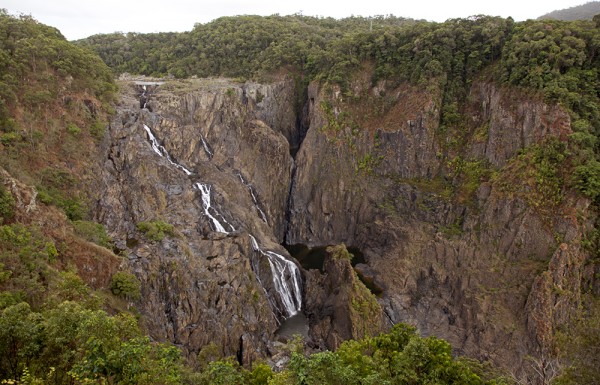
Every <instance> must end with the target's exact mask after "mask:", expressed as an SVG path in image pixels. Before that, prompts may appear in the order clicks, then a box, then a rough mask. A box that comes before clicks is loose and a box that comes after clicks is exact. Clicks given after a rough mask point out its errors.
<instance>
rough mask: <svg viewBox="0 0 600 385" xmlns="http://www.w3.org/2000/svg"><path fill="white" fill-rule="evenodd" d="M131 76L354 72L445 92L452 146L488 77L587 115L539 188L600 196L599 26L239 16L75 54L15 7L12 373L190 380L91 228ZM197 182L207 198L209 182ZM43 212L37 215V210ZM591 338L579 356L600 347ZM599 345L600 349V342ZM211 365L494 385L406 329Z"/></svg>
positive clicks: (5, 18)
mask: <svg viewBox="0 0 600 385" xmlns="http://www.w3.org/2000/svg"><path fill="white" fill-rule="evenodd" d="M87 48H90V49H91V50H93V51H95V52H96V53H97V54H96V53H94V52H92V51H91V50H89V49H87ZM98 55H99V56H100V58H102V60H104V63H103V62H102V60H100V58H99V57H98ZM107 65H108V66H107ZM109 67H110V68H109ZM111 69H112V72H111ZM122 72H129V73H134V74H144V75H153V76H168V75H172V76H174V77H177V78H184V77H191V76H199V77H207V76H227V77H233V78H239V79H241V80H244V79H248V78H256V79H261V80H267V81H268V80H269V79H270V77H273V76H275V75H291V76H292V77H294V78H295V79H296V80H297V84H298V87H305V86H306V84H307V83H308V82H309V81H321V82H328V83H335V84H338V85H339V86H340V88H341V90H342V91H347V90H348V87H349V84H348V79H349V78H350V76H349V74H354V73H361V72H362V73H366V74H367V75H368V76H367V78H368V79H370V81H371V82H372V83H373V84H374V85H375V84H377V83H378V82H379V81H382V80H385V81H387V82H388V85H390V86H391V85H397V84H400V83H411V84H415V85H418V86H419V87H420V88H422V89H429V87H432V89H438V90H443V92H442V98H441V106H440V109H441V114H440V116H441V117H440V126H439V128H440V130H439V135H440V136H442V135H445V137H452V134H453V133H455V132H460V129H459V128H460V127H461V126H463V125H464V122H465V120H466V119H468V118H467V116H468V115H467V114H466V112H467V111H466V108H465V105H466V98H467V95H468V92H469V88H470V86H471V84H472V82H473V81H474V80H477V79H482V78H483V79H489V80H491V81H495V82H497V83H499V84H500V85H502V84H504V85H511V86H513V87H517V88H521V89H522V90H523V92H527V93H532V94H538V95H541V96H543V97H544V98H546V99H547V100H548V101H551V102H558V103H560V104H562V105H563V106H564V108H565V109H566V110H567V111H568V112H569V113H570V117H571V128H572V130H573V132H574V133H573V134H572V135H571V136H570V137H569V138H568V140H566V139H565V141H564V142H560V141H558V140H555V141H554V142H550V143H548V144H549V145H548V146H537V147H535V148H534V149H533V150H532V151H531V152H530V154H529V158H527V159H526V160H529V159H532V163H535V164H536V167H537V172H536V174H534V176H535V177H536V178H537V179H536V183H537V184H538V185H544V186H550V189H549V190H550V193H549V195H550V196H553V195H552V194H553V192H554V191H555V190H556V189H558V190H559V191H566V190H569V191H572V190H573V189H577V190H579V191H580V192H581V193H583V194H585V195H586V196H588V197H590V198H591V199H592V200H593V201H594V202H595V203H596V205H598V204H599V203H600V162H599V161H598V158H599V156H598V154H599V150H598V137H599V136H600V96H599V94H598V90H599V89H600V73H599V72H600V16H598V15H596V16H595V17H594V19H593V20H591V21H576V22H563V21H547V20H544V21H531V20H530V21H526V22H522V23H515V22H514V21H513V20H512V19H511V18H508V19H503V18H498V17H488V16H474V17H471V18H468V19H452V20H449V21H447V22H444V23H430V22H424V21H416V20H410V19H404V18H398V17H393V16H385V17H384V16H379V17H372V18H362V17H352V18H346V19H342V20H335V19H331V18H315V17H306V16H301V15H293V16H270V17H259V16H240V17H224V18H220V19H217V20H215V21H213V22H211V23H207V24H198V25H196V26H195V28H194V29H193V30H192V31H190V32H185V33H157V34H121V33H115V34H108V35H96V36H92V37H89V38H87V39H84V40H80V41H78V42H75V44H73V43H70V42H68V41H66V40H65V39H64V37H63V36H62V35H61V34H60V32H59V31H58V30H56V29H55V28H52V27H48V26H45V25H43V24H40V23H38V22H36V21H35V20H33V19H32V18H31V17H27V16H22V17H13V16H10V15H8V14H7V13H6V11H4V10H0V380H5V379H6V380H10V381H12V380H22V382H20V383H44V382H53V383H92V382H106V383H124V384H132V383H140V384H142V383H164V384H176V383H181V382H182V377H183V376H184V375H185V373H186V371H185V370H184V369H183V367H182V363H181V359H180V354H179V351H178V350H177V349H174V348H173V347H171V346H169V345H168V344H156V343H153V342H151V341H150V340H149V339H148V338H147V337H145V336H144V333H143V331H141V330H140V329H139V327H138V326H137V319H136V318H135V317H133V316H132V315H123V314H121V315H118V316H115V317H113V316H110V315H109V313H110V314H117V313H124V314H126V313H127V311H128V310H129V302H130V301H131V300H133V299H135V298H139V296H140V292H139V291H140V289H139V282H138V281H137V279H136V278H135V276H133V275H131V274H128V273H126V272H122V274H117V271H118V270H119V269H120V268H121V267H120V266H121V260H120V259H119V258H117V256H115V255H114V254H113V253H112V251H111V250H110V248H111V244H110V239H109V238H108V236H107V234H106V233H105V231H104V228H103V227H102V226H101V225H99V224H96V223H93V222H91V221H89V220H90V219H91V216H90V212H91V209H90V207H91V205H92V204H93V203H94V198H95V196H94V194H97V191H96V192H95V193H94V183H95V179H94V171H95V170H94V168H93V165H94V161H95V159H94V156H97V154H95V153H94V151H97V150H98V148H100V147H101V146H100V145H99V142H100V141H101V140H102V138H103V137H104V129H105V126H106V125H107V124H106V116H107V115H109V114H110V113H111V103H112V102H113V101H114V96H115V91H116V86H115V83H114V75H115V74H119V73H122ZM453 139H456V140H457V141H460V137H457V136H454V137H453ZM444 150H447V149H446V148H444ZM155 151H157V150H155ZM159 152H160V151H159ZM207 152H208V150H207ZM165 154H166V153H165ZM165 154H163V155H162V156H164V157H166V156H165ZM159 155H160V154H159ZM526 155H527V154H526ZM367 160H369V159H365V161H364V162H363V163H364V164H363V165H364V166H366V167H364V168H368V167H367V166H368V165H369V162H367ZM5 170H6V171H5ZM240 177H241V176H240ZM538 182H540V183H538ZM542 182H543V183H542ZM242 183H244V181H243V178H242ZM31 186H35V189H34V188H33V187H31ZM197 188H198V189H199V190H200V191H201V193H204V194H203V197H204V196H206V195H208V194H207V193H206V191H203V189H204V190H208V187H206V186H202V185H198V186H197ZM96 190H97V189H96ZM15 197H16V198H18V199H16V198H15ZM24 197H28V198H29V200H27V201H25V200H24ZM21 198H23V199H21ZM25 203H27V204H25ZM209 203H210V202H208V203H206V207H205V210H206V211H208V208H209V207H208V204H209ZM36 204H37V208H36V210H37V212H36V217H35V220H33V219H32V218H31V215H30V214H28V213H29V209H30V208H32V207H33V206H35V205H36ZM61 211H62V212H61ZM164 227H166V226H165V223H162V222H159V221H156V222H153V223H146V224H145V228H146V230H144V231H146V232H147V233H149V234H151V233H152V231H153V230H156V231H159V230H160V229H161V228H163V230H165V231H167V230H169V229H168V228H166V229H165V228H164ZM140 230H142V229H141V228H140ZM450 230H452V229H450ZM157 236H158V235H157ZM599 239H600V234H599V232H598V231H597V230H596V231H595V233H594V234H590V237H589V239H586V240H585V241H586V242H587V243H588V244H586V245H585V246H586V247H589V248H590V250H595V252H596V253H597V252H598V240H599ZM256 248H260V247H259V245H258V244H257V245H256ZM98 256H101V258H99V257H98ZM596 259H597V258H596ZM78 263H79V264H85V266H86V267H87V270H85V269H83V266H78V265H77V264H78ZM101 263H104V264H103V265H101ZM86 272H88V273H86ZM84 274H90V276H84ZM92 274H93V276H91V275H92ZM82 277H83V278H82ZM111 277H112V280H111ZM115 277H116V278H115ZM88 282H94V284H95V285H96V286H95V287H90V285H88ZM101 309H108V310H110V311H109V312H108V313H107V312H105V311H104V310H101ZM590 319H591V320H592V321H593V322H596V324H594V323H590V324H589V325H588V324H582V325H581V326H580V328H581V332H579V329H578V335H579V336H586V335H588V334H587V331H588V330H598V327H597V321H598V320H599V319H600V316H598V315H597V314H596V315H594V316H593V317H590ZM590 322H591V321H590ZM596 335H597V334H594V336H596ZM584 342H585V341H584ZM573 344H575V345H577V343H573ZM567 345H568V343H567ZM579 345H582V344H581V343H579ZM579 345H577V346H575V347H574V348H573V349H574V350H575V351H576V353H577V352H583V350H581V348H580V346H579ZM586 346H591V348H590V349H592V348H594V347H595V346H597V344H596V343H594V341H592V340H590V341H589V343H588V344H587V345H586ZM290 349H292V350H293V346H291V347H290ZM584 353H585V352H584ZM577 354H580V355H581V357H583V359H585V358H588V357H595V356H596V355H594V354H593V353H590V354H587V353H586V354H583V353H577ZM132 368H133V369H132ZM592 368H597V365H595V364H594V366H592ZM201 369H202V368H199V370H201ZM204 369H206V370H204V371H203V372H202V374H199V375H198V376H199V377H198V378H196V381H195V382H194V381H192V380H193V379H194V376H192V375H191V374H190V373H187V375H188V376H189V377H191V380H189V381H186V383H202V384H204V383H207V384H208V383H243V382H246V383H253V384H258V383H267V380H269V379H271V381H269V383H271V384H276V383H282V384H283V383H298V384H302V383H348V384H350V383H363V384H364V383H391V382H394V383H465V384H467V383H469V384H472V383H484V381H486V380H482V379H481V378H480V377H479V376H477V375H476V374H475V373H474V372H473V369H472V365H471V364H467V363H465V362H463V361H460V360H454V359H453V358H452V356H451V354H450V347H449V346H448V345H447V344H446V343H445V342H443V341H441V340H437V339H435V338H433V337H428V338H424V339H423V338H421V337H419V336H418V335H417V334H416V332H415V331H414V330H413V329H411V328H406V327H405V326H403V325H398V326H396V327H395V328H393V329H392V330H391V331H390V332H389V333H388V334H382V335H380V336H378V337H373V338H367V339H364V340H361V341H356V342H347V343H345V344H344V345H342V348H340V350H339V351H338V352H336V353H328V352H325V353H322V354H318V355H314V356H311V357H308V358H307V357H304V356H303V355H302V354H300V353H299V352H298V351H296V352H295V354H292V359H291V361H290V365H289V367H288V369H287V370H285V371H283V372H281V373H279V374H274V373H272V372H271V371H270V368H268V367H265V365H256V368H255V369H254V371H253V372H252V373H246V372H245V371H244V370H242V369H240V368H239V367H237V366H236V365H235V364H233V363H232V362H230V361H216V362H215V363H213V364H211V365H210V366H208V367H207V368H204ZM261 371H263V372H261ZM594 373H595V372H594ZM224 378H226V379H224ZM257 378H261V380H260V381H259V380H258V379H257ZM590 378H593V376H592V377H590ZM365 379H370V382H367V380H365ZM10 381H9V382H8V383H15V382H14V381H12V382H10ZM335 381H337V382H335ZM590 383H591V382H590Z"/></svg>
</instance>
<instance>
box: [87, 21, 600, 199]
mask: <svg viewBox="0 0 600 385" xmlns="http://www.w3.org/2000/svg"><path fill="white" fill-rule="evenodd" d="M599 25H600V15H599V16H596V17H595V18H594V20H593V21H575V22H563V21H556V20H546V21H534V20H529V21H526V22H522V23H515V22H514V21H513V20H512V19H510V18H508V19H503V18H499V17H489V16H473V17H470V18H468V19H451V20H448V21H446V22H444V23H430V22H424V21H415V20H410V19H403V18H397V17H393V16H381V17H373V18H362V17H352V18H347V19H342V20H334V19H331V18H315V17H307V16H301V15H293V16H269V17H260V16H239V17H223V18H220V19H217V20H215V21H213V22H210V23H207V24H198V25H196V26H195V28H194V29H193V30H192V31H191V32H188V33H180V34H176V33H164V34H120V33H117V34H110V35H96V36H92V37H89V38H87V39H84V40H81V41H78V42H76V43H77V44H78V45H81V46H84V47H88V48H91V49H93V50H95V51H96V52H97V53H98V54H99V55H100V57H102V59H103V60H104V61H105V62H106V63H107V64H108V65H109V66H110V67H111V68H112V69H113V71H114V73H115V74H119V73H122V72H130V73H134V74H143V75H152V76H175V77H189V76H199V77H209V76H226V77H232V78H238V79H240V80H244V79H247V78H256V79H267V80H268V78H269V77H272V74H277V73H288V74H292V75H293V76H295V77H296V78H297V79H299V80H300V84H307V83H308V82H309V81H312V80H318V81H322V82H329V83H335V84H338V85H340V86H341V87H342V88H345V87H347V86H348V84H347V82H348V80H349V78H350V77H349V76H348V74H351V73H355V72H357V71H360V70H361V68H363V67H364V66H365V65H368V66H370V67H372V70H370V73H371V74H372V82H373V84H376V83H377V82H378V81H380V80H386V81H387V84H388V87H390V88H393V86H394V85H397V84H400V83H403V82H409V83H412V84H416V85H419V86H422V87H434V88H439V89H441V90H442V112H443V113H442V121H441V127H442V132H441V136H446V135H453V136H455V137H456V140H455V142H456V143H457V145H456V146H455V150H456V149H458V150H460V146H461V137H462V136H464V132H463V131H462V127H463V126H465V122H464V121H462V120H461V119H462V118H461V116H462V115H461V113H462V112H463V109H464V102H465V99H466V97H467V94H468V92H469V87H470V85H471V84H472V82H473V81H474V80H475V79H478V78H479V79H480V78H488V79H489V80H494V81H496V82H498V83H501V84H506V85H512V86H515V87H518V88H521V89H523V90H525V91H526V92H529V93H534V94H539V95H541V96H542V97H544V98H545V99H546V100H547V101H549V102H558V103H560V104H561V105H562V106H563V107H564V108H566V109H567V110H568V111H569V113H570V114H571V118H572V120H573V124H572V127H573V130H574V131H575V134H574V135H573V136H572V137H571V140H570V142H569V143H568V146H565V145H560V146H559V147H560V148H557V149H558V150H560V152H561V154H560V156H559V157H561V158H564V157H565V156H566V155H567V153H568V155H569V157H568V160H569V161H568V164H569V166H570V168H569V170H565V169H563V171H562V172H559V171H558V170H556V169H555V166H557V162H556V161H553V160H552V159H549V158H552V157H554V158H555V159H557V158H556V156H555V155H556V154H555V155H552V154H550V153H545V154H541V155H540V156H541V157H542V158H545V161H544V162H539V163H540V164H548V165H550V167H549V168H548V169H540V170H539V172H541V173H546V174H547V176H548V177H549V179H554V182H555V184H556V185H557V186H559V187H561V188H562V187H563V186H567V187H575V188H577V189H579V190H581V191H582V192H583V193H584V194H586V195H588V196H590V197H591V198H592V199H594V200H597V199H598V198H600V163H599V162H598V161H597V153H598V144H597V137H598V135H600V110H599V108H598V105H599V95H598V89H600V77H599V73H598V72H599V68H600V38H599ZM448 150H452V149H448ZM546 152H547V151H546ZM552 165H553V166H552ZM571 174H575V177H574V178H572V177H566V175H571ZM547 179H548V178H547Z"/></svg>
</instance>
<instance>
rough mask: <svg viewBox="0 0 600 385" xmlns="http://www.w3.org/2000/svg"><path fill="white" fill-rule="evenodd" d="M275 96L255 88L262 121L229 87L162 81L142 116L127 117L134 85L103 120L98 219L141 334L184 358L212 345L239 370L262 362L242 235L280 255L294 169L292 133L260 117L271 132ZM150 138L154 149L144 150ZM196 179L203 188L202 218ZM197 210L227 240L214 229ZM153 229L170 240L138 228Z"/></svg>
mask: <svg viewBox="0 0 600 385" xmlns="http://www.w3.org/2000/svg"><path fill="white" fill-rule="evenodd" d="M128 87H129V88H128ZM273 87H274V89H273V90H270V89H269V87H268V86H264V87H262V88H259V89H261V90H262V91H261V92H264V95H265V96H264V99H263V100H262V101H261V102H262V103H269V106H271V108H272V110H271V111H270V112H268V111H262V110H260V109H257V107H256V105H255V103H254V102H252V101H251V98H248V95H247V94H246V90H245V89H244V87H242V86H241V85H236V84H234V83H230V82H227V81H222V80H214V81H208V80H198V81H190V83H185V82H184V83H171V84H165V85H164V86H161V87H159V88H158V89H156V90H155V91H154V93H153V94H152V97H151V98H150V99H149V100H148V102H147V103H148V105H149V106H151V108H152V111H153V112H150V111H149V110H148V109H142V110H140V109H139V108H137V103H136V99H135V97H136V95H137V90H136V87H135V85H131V84H124V89H125V93H124V99H123V102H122V105H121V106H120V108H119V111H118V114H117V115H116V116H115V118H114V119H113V121H112V123H111V127H110V138H109V140H108V142H107V143H106V148H107V154H108V156H107V161H106V167H105V171H104V174H103V175H102V179H103V183H104V184H103V185H102V186H100V188H101V190H102V194H101V196H102V198H101V199H100V201H99V203H98V206H99V207H98V210H97V215H98V219H99V220H100V221H101V222H103V223H104V224H106V225H107V228H108V229H109V230H110V233H111V235H112V236H113V239H115V240H116V243H117V245H118V247H120V248H121V249H123V250H126V252H127V254H128V256H129V264H130V266H131V268H132V269H133V271H134V272H135V273H136V275H137V276H138V278H139V279H140V280H141V282H142V300H141V301H140V302H139V304H138V306H139V308H140V311H141V312H142V314H144V315H145V316H146V317H145V319H146V320H147V326H148V329H149V331H150V333H151V335H152V336H153V337H154V338H157V339H159V340H165V339H168V340H171V341H173V342H175V343H176V344H180V345H181V346H183V347H184V348H185V349H186V350H187V351H188V353H189V354H190V356H193V355H194V354H195V353H197V352H198V351H199V350H200V349H201V348H202V346H204V345H207V344H209V343H210V342H213V343H216V344H217V345H219V346H222V347H223V354H226V355H235V354H237V355H238V356H239V357H240V359H242V360H243V361H244V363H246V364H247V363H250V362H251V361H252V360H254V359H256V358H258V357H264V356H265V354H266V345H267V343H268V342H269V341H270V340H271V339H272V336H273V333H274V331H275V329H276V327H277V319H276V318H275V315H274V312H273V309H272V306H271V303H270V301H269V298H268V296H267V294H266V291H265V290H266V289H265V288H264V287H262V286H261V285H260V282H259V279H257V276H256V275H255V273H254V271H253V270H252V264H251V258H252V257H253V254H254V253H255V251H254V250H253V248H252V245H251V242H250V237H249V235H250V234H253V235H254V236H255V237H256V238H257V239H258V240H259V242H260V243H261V244H262V245H265V247H271V246H273V247H278V248H280V249H281V250H282V251H281V252H282V253H286V252H285V250H283V248H281V246H279V245H278V244H277V243H278V240H279V238H281V237H282V233H281V231H279V234H278V231H277V229H282V228H284V226H283V221H284V219H285V206H286V202H287V195H288V191H289V184H290V178H291V165H292V160H291V157H290V154H289V143H288V141H287V140H286V138H285V137H284V135H283V134H282V133H281V132H289V130H290V127H288V126H285V122H284V123H283V126H282V127H275V128H272V127H269V126H267V124H266V123H265V121H263V120H261V119H260V118H263V119H265V120H267V121H270V122H272V123H273V122H276V121H278V119H277V117H278V116H280V115H286V114H287V104H286V103H285V101H286V99H283V104H281V108H282V109H284V112H280V111H278V110H277V109H276V107H277V106H278V104H277V102H276V100H275V101H274V100H271V99H273V98H277V97H278V96H279V93H278V92H279V91H278V90H281V87H280V86H277V85H274V86H273ZM283 89H285V87H283ZM269 98H271V99H269ZM144 125H145V126H146V127H147V130H149V131H147V130H146V128H145V127H144ZM149 133H152V135H153V136H155V139H156V141H157V143H158V144H157V145H158V146H162V147H163V149H164V151H163V150H161V151H162V152H161V151H159V152H156V150H154V149H153V147H152V145H151V143H150V140H149V137H148V135H149ZM267 165H270V166H267ZM188 174H190V175H188ZM198 182H201V183H203V184H205V185H206V186H208V187H207V190H209V194H210V195H209V199H210V206H211V207H210V208H209V209H207V208H206V206H205V205H206V202H204V201H203V199H204V198H205V197H203V196H201V194H200V191H199V190H198V189H197V188H196V187H195V184H197V183H198ZM207 210H209V213H212V214H211V215H212V216H215V217H218V218H219V220H222V221H223V224H224V226H227V232H229V233H230V234H226V233H223V232H219V231H216V230H218V229H215V228H214V223H213V222H212V220H211V218H210V217H209V216H207V215H205V213H206V212H207ZM259 210H261V211H263V212H264V214H265V217H266V218H263V217H261V216H260V215H259ZM217 213H218V215H217ZM265 219H266V221H267V222H266V223H265ZM157 220H160V221H163V222H166V223H168V224H171V225H173V226H174V228H175V236H167V237H165V238H164V239H162V240H160V241H158V240H153V239H150V238H148V237H147V236H145V235H144V234H143V233H142V232H141V231H139V230H138V229H137V227H136V225H137V224H138V223H140V222H143V221H144V222H152V221H157ZM225 223H227V224H226V225H225ZM274 229H275V230H274ZM233 230H235V231H233ZM288 257H289V255H288Z"/></svg>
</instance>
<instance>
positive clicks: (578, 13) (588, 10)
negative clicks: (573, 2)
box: [538, 1, 600, 21]
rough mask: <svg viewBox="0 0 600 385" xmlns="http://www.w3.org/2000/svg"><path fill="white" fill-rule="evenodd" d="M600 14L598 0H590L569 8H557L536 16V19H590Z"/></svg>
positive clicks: (599, 2)
mask: <svg viewBox="0 0 600 385" xmlns="http://www.w3.org/2000/svg"><path fill="white" fill-rule="evenodd" d="M598 14H600V1H590V2H588V3H585V4H582V5H578V6H575V7H571V8H565V9H559V10H556V11H552V12H549V13H546V14H545V15H542V16H540V17H538V20H563V21H573V20H592V19H593V18H594V16H596V15H598Z"/></svg>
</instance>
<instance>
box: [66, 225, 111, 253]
mask: <svg viewBox="0 0 600 385" xmlns="http://www.w3.org/2000/svg"><path fill="white" fill-rule="evenodd" d="M73 228H74V229H75V234H77V235H79V236H80V237H82V238H84V239H85V240H87V241H89V242H93V243H95V244H97V245H100V246H102V247H106V248H107V249H110V248H111V247H112V243H111V240H110V238H109V237H108V235H107V234H106V229H105V228H104V226H103V225H101V224H100V223H96V222H90V221H74V222H73Z"/></svg>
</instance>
